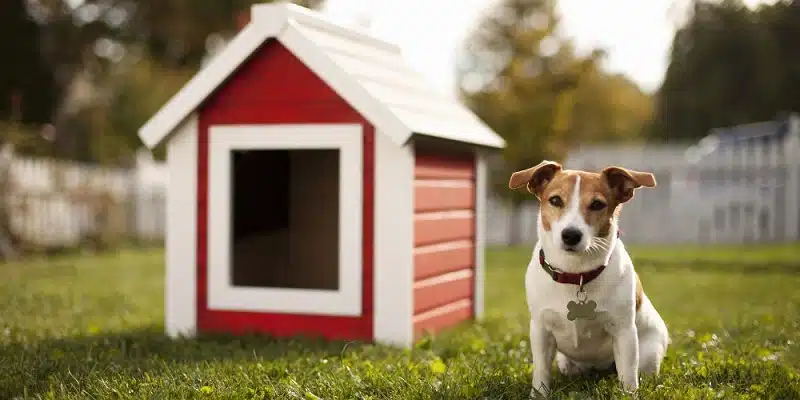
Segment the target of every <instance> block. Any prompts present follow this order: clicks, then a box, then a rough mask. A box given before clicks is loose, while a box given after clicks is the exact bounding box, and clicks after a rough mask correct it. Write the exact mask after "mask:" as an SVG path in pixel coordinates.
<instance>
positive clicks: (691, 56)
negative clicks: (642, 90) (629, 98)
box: [651, 0, 800, 139]
mask: <svg viewBox="0 0 800 400" xmlns="http://www.w3.org/2000/svg"><path fill="white" fill-rule="evenodd" d="M691 11H692V13H691V15H690V18H689V20H688V21H687V22H686V24H685V25H684V26H683V27H682V28H681V29H679V30H678V31H677V32H676V34H675V37H674V39H673V42H672V49H671V53H670V64H669V67H668V68H667V71H666V75H665V78H664V83H663V85H662V87H661V89H660V90H659V93H658V96H657V101H656V106H655V115H654V118H653V125H652V128H651V136H652V137H654V138H657V139H674V138H678V139H697V138H700V137H702V136H705V135H707V134H708V131H709V130H710V129H712V128H716V127H724V126H731V125H738V124H743V123H750V122H757V121H764V120H770V119H772V118H774V117H775V116H776V114H779V113H783V112H788V111H797V110H800V69H798V65H800V53H798V52H797V51H796V50H797V47H796V43H795V42H796V39H797V31H796V28H795V27H796V26H797V25H798V24H800V2H798V1H795V0H792V1H786V0H784V1H779V2H777V3H776V4H774V5H762V6H761V7H760V8H758V9H756V10H751V9H749V8H747V7H745V6H744V5H743V4H742V2H741V1H739V0H725V1H710V0H703V1H696V2H694V7H693V9H692V10H691Z"/></svg>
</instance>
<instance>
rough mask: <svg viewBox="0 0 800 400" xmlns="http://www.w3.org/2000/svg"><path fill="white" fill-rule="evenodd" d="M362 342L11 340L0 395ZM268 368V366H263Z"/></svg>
mask: <svg viewBox="0 0 800 400" xmlns="http://www.w3.org/2000/svg"><path fill="white" fill-rule="evenodd" d="M367 345H368V344H366V343H363V342H344V341H324V340H322V339H313V338H292V339H280V338H272V337H267V336H264V335H255V334H245V335H240V336H233V335H222V334H219V335H202V336H200V337H197V338H194V339H171V338H169V337H167V336H166V335H165V334H164V331H163V329H162V328H161V327H158V326H152V327H146V328H144V329H141V330H138V331H132V332H124V333H102V332H101V333H97V334H94V335H82V336H74V337H65V338H58V339H42V340H38V341H36V342H34V343H20V342H11V343H8V344H6V345H5V346H3V353H4V354H3V355H0V398H3V399H6V398H8V399H11V398H15V396H22V395H23V394H24V395H26V396H32V395H37V394H44V393H45V392H47V390H48V387H49V386H50V385H52V384H53V383H58V382H70V384H71V385H75V386H78V387H80V386H82V385H85V384H86V383H85V382H86V381H89V380H90V379H89V378H90V377H92V376H95V377H97V376H108V375H109V374H110V375H121V376H125V377H128V378H129V379H130V378H133V379H139V378H145V375H146V374H148V373H150V374H154V373H155V374H159V373H162V372H165V371H169V370H170V369H172V368H175V367H179V368H185V367H186V366H193V365H202V364H205V363H209V362H212V363H216V364H223V365H224V364H226V363H228V364H238V365H243V364H248V363H251V364H255V363H264V364H269V365H272V364H275V361H279V362H278V364H279V367H280V368H283V369H284V370H285V368H287V367H290V366H291V365H292V364H294V363H296V362H299V361H302V360H309V359H310V360H321V359H324V358H333V357H339V356H342V355H344V354H345V353H346V352H349V351H359V350H361V349H363V348H364V347H365V346H367ZM266 372H267V373H269V371H266Z"/></svg>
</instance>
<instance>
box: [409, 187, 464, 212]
mask: <svg viewBox="0 0 800 400" xmlns="http://www.w3.org/2000/svg"><path fill="white" fill-rule="evenodd" d="M474 208H475V185H474V183H472V182H471V181H417V183H416V185H415V188H414V211H416V212H430V211H448V210H464V209H467V210H472V209H474Z"/></svg>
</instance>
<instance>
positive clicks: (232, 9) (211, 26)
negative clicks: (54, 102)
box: [9, 0, 322, 164]
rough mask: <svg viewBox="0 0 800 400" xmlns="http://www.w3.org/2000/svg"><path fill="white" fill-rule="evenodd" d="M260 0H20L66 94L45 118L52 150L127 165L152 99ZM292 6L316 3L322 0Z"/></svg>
mask: <svg viewBox="0 0 800 400" xmlns="http://www.w3.org/2000/svg"><path fill="white" fill-rule="evenodd" d="M14 1H15V2H16V1H19V2H20V3H21V2H22V0H14ZM263 2H264V1H263V0H233V1H217V0H175V1H168V2H164V1H157V0H83V1H81V0H71V1H66V0H28V1H26V2H25V3H26V5H27V12H28V14H29V15H30V16H31V18H32V19H33V20H35V21H36V22H37V24H38V25H36V27H37V29H38V31H39V33H40V34H41V40H40V41H39V42H40V43H39V46H38V47H40V48H41V49H42V53H43V54H44V56H45V57H46V60H47V64H48V65H52V66H54V67H53V68H54V70H55V71H54V74H55V76H56V77H57V78H58V79H57V82H56V87H57V88H59V90H60V91H61V92H63V94H64V96H63V97H62V98H61V101H60V103H59V106H58V108H56V110H55V112H54V113H51V114H53V115H50V116H48V117H50V118H52V120H53V121H54V123H55V125H56V127H57V135H56V136H55V154H56V155H58V156H59V157H62V158H71V159H78V160H83V161H103V162H109V163H121V164H124V163H126V162H127V160H128V159H129V158H130V157H129V156H130V155H132V154H133V152H134V151H135V150H136V148H138V147H139V146H140V145H141V144H140V142H139V140H138V136H137V130H138V128H139V127H140V126H141V124H143V123H144V122H145V121H146V119H147V118H148V117H149V116H150V115H151V114H150V113H151V112H153V111H155V110H156V109H157V108H158V107H155V108H154V107H153V104H154V102H160V103H158V104H159V105H162V104H163V102H165V101H166V100H167V99H168V98H169V97H170V96H171V95H172V94H174V93H175V91H177V90H178V89H179V88H180V87H181V85H182V83H183V82H185V80H186V78H187V76H189V75H191V74H193V73H194V72H196V71H197V70H198V69H199V68H200V66H201V63H202V62H203V59H204V58H205V57H206V55H207V53H208V50H209V45H210V44H213V43H215V42H219V41H221V40H224V39H226V38H229V37H231V36H233V35H234V34H235V33H236V32H237V30H238V29H239V28H240V27H241V24H242V22H243V21H242V19H243V18H242V17H243V16H246V15H247V14H248V13H249V11H250V6H251V5H252V4H254V3H263ZM296 3H300V4H302V5H306V6H311V7H314V6H318V5H320V4H321V3H322V0H301V1H296ZM11 36H13V35H9V37H11ZM30 47H31V48H36V47H37V46H34V45H31V46H30ZM139 62H142V63H144V64H143V65H136V64H137V63H139ZM145 71H149V72H148V73H150V74H151V75H149V76H148V75H147V73H145ZM136 85H143V86H136ZM148 110H149V111H148Z"/></svg>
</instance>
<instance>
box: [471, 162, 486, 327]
mask: <svg viewBox="0 0 800 400" xmlns="http://www.w3.org/2000/svg"><path fill="white" fill-rule="evenodd" d="M488 187H489V179H488V171H487V168H486V155H485V154H483V152H482V151H480V149H476V151H475V279H474V282H475V299H474V306H475V310H474V314H475V319H478V320H480V319H482V318H483V316H484V299H485V296H484V291H485V289H486V288H485V286H486V266H485V263H486V202H487V201H488Z"/></svg>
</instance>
